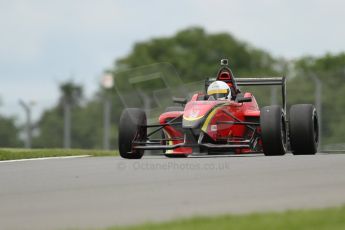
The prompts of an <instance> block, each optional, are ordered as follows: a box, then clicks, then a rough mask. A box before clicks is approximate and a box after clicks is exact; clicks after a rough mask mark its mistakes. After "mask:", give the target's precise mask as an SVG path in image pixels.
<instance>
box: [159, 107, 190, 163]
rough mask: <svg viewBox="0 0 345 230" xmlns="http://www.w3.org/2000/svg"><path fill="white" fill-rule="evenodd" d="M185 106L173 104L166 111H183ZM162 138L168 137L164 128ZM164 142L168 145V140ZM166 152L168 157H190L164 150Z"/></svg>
mask: <svg viewBox="0 0 345 230" xmlns="http://www.w3.org/2000/svg"><path fill="white" fill-rule="evenodd" d="M183 110H184V109H183V107H182V106H171V107H167V108H166V109H165V112H173V111H183ZM161 135H162V138H163V139H164V138H167V137H166V136H165V134H164V132H163V130H162V134H161ZM163 144H164V145H166V141H163ZM163 152H164V156H166V157H168V158H186V157H188V155H187V154H166V150H163Z"/></svg>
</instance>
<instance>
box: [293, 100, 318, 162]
mask: <svg viewBox="0 0 345 230" xmlns="http://www.w3.org/2000/svg"><path fill="white" fill-rule="evenodd" d="M289 131H290V144H291V150H292V153H293V154H295V155H312V154H315V153H316V152H317V147H318V144H319V122H318V116H317V112H316V109H315V107H314V106H313V105H310V104H299V105H293V106H291V108H290V120H289Z"/></svg>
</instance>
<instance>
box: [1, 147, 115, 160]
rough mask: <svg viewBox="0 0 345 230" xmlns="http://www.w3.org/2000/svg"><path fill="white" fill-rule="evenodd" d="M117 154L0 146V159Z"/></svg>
mask: <svg viewBox="0 0 345 230" xmlns="http://www.w3.org/2000/svg"><path fill="white" fill-rule="evenodd" d="M80 155H90V156H117V155H118V152H117V151H115V150H113V151H103V150H82V149H15V148H0V161H3V160H18V159H30V158H40V157H62V156H80Z"/></svg>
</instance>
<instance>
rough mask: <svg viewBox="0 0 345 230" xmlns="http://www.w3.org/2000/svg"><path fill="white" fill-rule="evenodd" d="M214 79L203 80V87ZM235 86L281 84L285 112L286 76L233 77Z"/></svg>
mask: <svg viewBox="0 0 345 230" xmlns="http://www.w3.org/2000/svg"><path fill="white" fill-rule="evenodd" d="M214 81H216V78H208V79H206V81H205V89H206V91H207V88H208V86H209V85H210V84H211V83H212V82H214ZM235 81H236V84H237V86H256V85H257V86H267V85H281V87H282V88H281V91H282V103H283V109H284V113H286V77H262V78H235Z"/></svg>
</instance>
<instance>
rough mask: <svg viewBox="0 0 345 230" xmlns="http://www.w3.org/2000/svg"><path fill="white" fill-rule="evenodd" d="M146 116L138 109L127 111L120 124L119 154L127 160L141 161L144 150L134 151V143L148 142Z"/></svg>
mask: <svg viewBox="0 0 345 230" xmlns="http://www.w3.org/2000/svg"><path fill="white" fill-rule="evenodd" d="M146 124H147V122H146V114H145V112H144V111H143V110H141V109H137V108H127V109H125V110H124V111H123V112H122V114H121V117H120V124H119V138H118V140H119V152H120V156H121V157H123V158H126V159H140V158H141V157H142V156H143V155H144V150H136V149H133V143H132V142H133V141H146V137H147V128H146Z"/></svg>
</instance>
